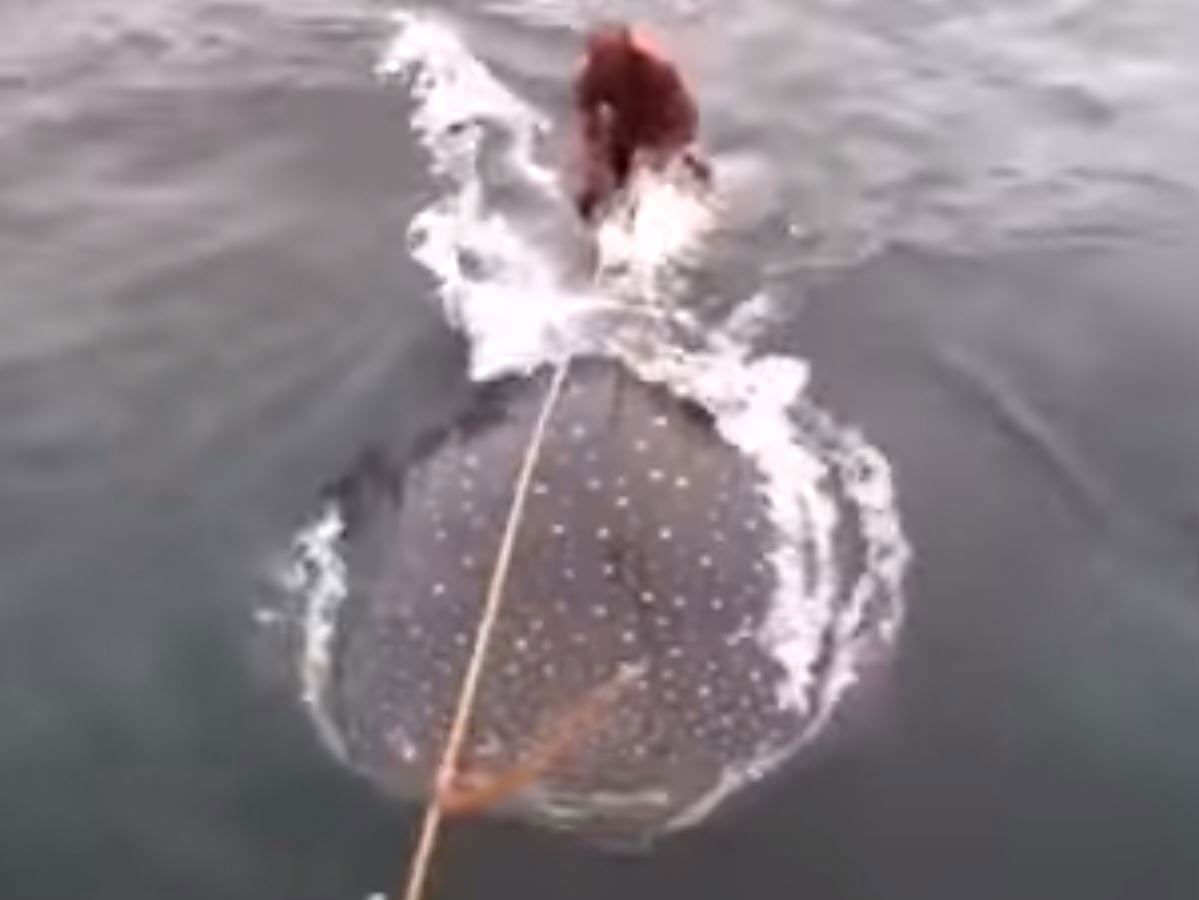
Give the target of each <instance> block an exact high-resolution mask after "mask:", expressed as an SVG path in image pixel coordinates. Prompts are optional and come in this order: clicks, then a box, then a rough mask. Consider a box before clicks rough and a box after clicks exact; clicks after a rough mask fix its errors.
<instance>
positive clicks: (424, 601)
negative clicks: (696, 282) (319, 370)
mask: <svg viewBox="0 0 1199 900" xmlns="http://www.w3.org/2000/svg"><path fill="white" fill-rule="evenodd" d="M549 380H550V371H549V369H548V368H543V369H542V370H540V371H538V372H535V373H534V374H532V375H531V376H529V377H520V378H513V377H509V378H503V379H498V380H496V381H494V382H491V383H488V384H485V385H483V386H482V387H480V388H479V390H478V391H477V392H476V394H475V395H474V397H473V398H472V399H471V401H470V402H469V403H468V404H467V405H466V408H465V409H464V410H463V412H462V414H461V415H460V416H458V417H456V418H455V419H454V420H453V421H452V422H451V423H449V424H448V425H445V426H443V427H440V428H437V429H435V430H433V431H432V432H430V433H429V434H427V435H425V436H424V438H423V439H422V440H420V441H419V442H418V446H417V448H416V449H415V450H414V451H413V452H411V453H410V454H408V457H407V458H406V459H405V460H403V463H402V464H400V463H392V464H390V465H389V466H385V465H383V464H381V463H380V462H379V458H378V457H377V456H376V457H375V458H374V462H373V463H372V464H371V465H369V466H367V467H365V468H364V470H363V471H362V472H361V473H360V475H361V479H365V480H364V481H363V480H359V481H358V482H355V480H354V479H353V478H351V479H348V480H346V481H343V482H342V484H341V486H340V488H339V492H340V494H341V496H342V497H343V498H344V504H345V508H346V512H347V515H346V519H347V522H348V525H347V528H346V531H345V533H344V535H343V536H342V538H341V543H342V546H341V554H342V557H343V560H344V566H345V578H346V585H345V600H344V602H343V603H342V604H340V606H339V607H338V613H337V616H336V621H335V622H334V623H333V629H332V631H333V640H332V642H331V650H330V658H331V663H330V671H329V677H328V684H327V685H326V687H325V696H324V698H323V701H322V702H323V703H324V705H325V707H326V709H325V712H326V715H327V718H328V720H329V722H330V723H331V725H332V727H333V729H334V730H335V731H336V734H337V743H338V745H339V752H341V753H342V754H343V756H344V757H345V758H346V760H347V761H348V762H349V763H350V764H351V765H352V766H353V767H355V768H356V769H358V770H359V771H360V772H362V773H364V774H365V775H366V776H367V777H369V778H370V779H371V780H373V781H374V782H376V783H377V784H379V785H380V786H382V787H383V788H384V789H385V790H387V791H389V792H391V793H393V794H395V795H397V796H400V797H405V798H409V799H420V798H425V797H428V796H429V793H430V790H431V787H430V786H431V785H432V784H433V782H434V778H435V775H436V773H437V767H438V762H439V754H440V752H441V748H442V747H443V745H444V743H445V741H446V738H447V732H448V729H449V726H450V722H451V720H452V717H453V714H454V705H455V701H456V699H457V697H458V690H459V686H460V684H461V682H462V679H463V675H464V671H465V668H466V664H467V659H468V656H469V654H470V651H471V648H472V646H473V644H474V638H475V628H476V624H477V622H478V620H479V617H480V615H481V612H482V607H483V601H484V595H485V593H486V589H487V585H488V580H489V578H490V576H491V569H492V565H493V563H494V557H495V555H496V552H497V548H498V545H499V541H500V535H501V532H502V531H503V528H504V523H505V520H506V518H507V516H508V514H509V511H510V508H511V505H512V503H513V485H514V483H515V482H516V480H517V474H518V470H519V469H520V466H521V463H522V459H523V458H524V455H525V452H526V449H527V445H528V441H529V436H530V433H531V432H532V430H533V428H534V426H535V423H536V420H537V417H538V415H539V413H540V411H541V406H542V402H543V398H544V395H545V392H546V389H547V385H548V384H549ZM364 485H365V487H364ZM776 544H777V535H776V530H775V527H774V525H773V524H772V521H771V517H770V515H769V509H768V505H767V504H766V503H765V502H764V497H763V493H762V484H761V477H760V475H759V473H758V471H757V470H756V468H755V466H754V465H753V464H752V462H751V461H750V460H749V459H747V458H746V457H745V456H744V455H743V454H742V453H740V452H739V451H738V450H737V449H736V448H735V447H733V446H732V445H731V444H729V443H728V442H726V441H725V440H724V439H723V438H722V437H721V435H720V434H719V431H718V429H717V428H716V425H715V421H714V419H713V418H712V416H711V415H710V414H709V413H708V411H707V410H706V409H705V408H704V407H702V406H700V405H699V404H697V403H694V402H692V401H690V400H687V399H684V398H680V397H678V396H676V395H675V394H674V393H672V392H671V391H670V390H668V389H667V388H666V387H664V386H662V385H659V384H654V383H652V382H649V381H645V380H642V379H640V378H638V377H636V376H634V375H632V374H631V373H630V372H629V371H628V370H627V369H625V368H624V367H623V366H621V365H620V364H619V363H616V362H613V361H609V360H599V359H584V360H576V361H574V362H573V363H572V364H571V368H570V370H569V372H568V374H567V377H566V380H565V383H564V385H563V387H562V389H561V392H560V394H559V396H558V398H557V402H556V403H555V405H554V408H553V409H552V411H551V413H550V416H549V419H548V424H547V425H546V428H545V431H544V437H543V439H542V444H541V447H540V452H539V455H538V457H537V460H536V463H535V465H534V468H533V471H532V476H531V481H530V482H529V490H528V494H527V498H526V503H525V507H524V510H523V517H522V519H521V522H520V527H519V530H518V531H517V533H516V538H515V545H514V554H513V559H512V564H511V568H510V570H509V573H508V576H507V579H506V584H505V587H504V592H503V593H504V596H503V603H502V607H501V609H500V612H499V618H498V622H497V624H496V628H495V632H494V636H493V638H492V640H491V643H490V648H489V651H488V655H487V657H486V659H485V662H484V666H483V670H482V678H481V684H480V688H479V693H478V696H477V699H476V702H475V704H474V709H473V711H472V715H471V719H470V728H469V732H468V734H467V737H466V742H465V746H464V749H463V753H462V758H461V759H462V761H461V766H460V771H459V773H458V777H457V788H456V790H455V791H454V796H453V797H447V798H445V799H446V808H447V810H448V811H450V812H454V811H465V812H487V813H495V814H500V815H505V816H511V817H515V818H518V819H523V820H526V821H529V822H533V823H535V824H541V825H549V826H551V827H555V828H559V829H565V830H569V831H573V832H576V833H578V834H581V835H583V836H585V837H590V838H594V839H595V840H597V841H602V842H603V843H605V844H608V845H613V846H641V845H644V844H646V843H647V842H649V841H651V840H653V839H654V838H655V837H657V836H658V835H661V834H663V833H665V832H669V831H672V830H675V829H678V828H681V827H684V826H686V825H689V824H692V823H693V822H695V821H698V819H700V818H702V817H703V816H704V815H706V814H707V812H708V811H710V809H711V808H712V807H713V806H715V805H716V804H718V803H719V801H720V800H721V799H722V798H723V797H724V796H725V795H726V794H727V793H729V792H730V790H731V789H733V788H734V787H736V786H739V785H741V784H743V783H744V782H745V781H746V780H748V779H752V778H753V777H755V775H756V774H757V773H758V772H757V769H758V768H760V766H761V763H762V761H763V760H764V759H767V758H769V757H771V756H772V755H776V754H778V753H779V752H780V751H781V750H782V749H783V748H786V747H788V746H791V745H793V744H794V742H795V740H796V738H797V736H799V735H802V734H803V733H804V731H805V729H806V727H807V725H808V724H809V723H807V722H806V721H805V720H804V718H803V716H802V715H801V714H800V712H799V711H797V708H796V707H795V705H794V704H791V703H787V702H785V701H784V700H783V699H782V698H783V696H784V695H785V694H786V691H785V682H786V679H787V677H788V676H787V671H786V668H785V666H783V665H782V664H781V663H780V662H779V660H777V659H776V658H775V657H774V656H773V655H772V653H771V652H770V649H769V647H768V646H767V645H766V644H765V643H764V642H763V641H761V640H760V639H759V638H760V633H761V631H762V629H763V627H764V625H765V622H766V620H767V618H768V616H769V615H770V612H771V608H772V603H773V600H774V597H775V594H776V590H777V571H776V569H775V567H774V566H773V565H772V564H771V554H772V552H773V550H774V549H775V546H776Z"/></svg>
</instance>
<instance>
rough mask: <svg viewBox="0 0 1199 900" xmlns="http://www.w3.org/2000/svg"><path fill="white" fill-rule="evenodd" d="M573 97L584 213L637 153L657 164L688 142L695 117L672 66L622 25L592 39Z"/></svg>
mask: <svg viewBox="0 0 1199 900" xmlns="http://www.w3.org/2000/svg"><path fill="white" fill-rule="evenodd" d="M574 99H575V107H576V109H577V111H578V113H579V115H580V116H581V118H582V140H583V153H584V161H583V162H584V178H583V181H584V183H583V185H582V187H581V189H580V190H579V192H578V194H577V196H576V203H577V205H578V208H579V212H580V213H581V214H582V215H583V216H584V217H587V218H589V217H590V216H591V214H592V212H593V210H594V208H595V207H596V206H597V205H598V204H599V203H601V202H603V201H604V200H606V199H607V198H608V197H609V196H611V195H612V194H613V193H615V192H616V191H618V190H620V188H622V187H623V186H624V184H625V183H626V182H627V181H628V178H629V176H630V175H631V174H632V170H633V164H634V162H635V160H636V159H637V157H638V154H639V153H642V155H646V154H648V156H649V158H650V160H651V161H661V160H662V159H664V158H665V157H666V156H668V155H670V154H672V153H675V152H677V151H679V150H682V149H683V148H684V147H686V146H687V145H688V144H690V143H691V142H692V141H694V140H695V135H696V128H697V125H698V119H699V116H698V114H697V112H696V108H695V103H694V101H692V99H691V96H690V95H689V94H688V92H687V88H686V86H685V85H684V84H683V80H682V78H681V77H680V75H679V72H678V70H677V69H676V68H675V67H674V65H673V64H672V63H670V62H669V61H668V60H666V59H664V58H662V57H661V56H659V55H657V54H656V53H655V52H653V51H652V50H651V49H649V48H647V47H645V46H643V45H641V44H640V43H638V41H637V40H636V39H635V38H634V36H633V34H632V32H631V31H630V30H629V29H628V28H624V27H614V28H608V29H603V30H601V31H598V32H596V33H595V34H593V35H592V36H591V39H590V40H589V42H588V49H587V57H586V60H585V61H584V64H583V69H582V71H581V72H580V73H579V76H578V78H577V80H576V81H575V98H574Z"/></svg>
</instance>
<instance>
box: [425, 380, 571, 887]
mask: <svg viewBox="0 0 1199 900" xmlns="http://www.w3.org/2000/svg"><path fill="white" fill-rule="evenodd" d="M569 365H570V363H569V361H564V362H562V364H561V365H559V366H558V368H557V369H556V370H555V371H554V377H553V380H552V381H551V382H550V386H549V388H548V390H547V391H546V395H545V400H544V401H543V402H542V405H541V412H540V413H539V415H538V417H537V422H536V424H535V425H534V426H533V433H532V434H531V435H530V437H529V444H528V446H527V448H526V449H525V455H524V459H523V460H522V462H521V468H520V473H519V474H518V476H517V479H516V489H515V491H514V492H513V495H512V505H511V506H510V507H509V509H508V520H507V522H506V524H505V526H504V534H503V538H502V540H501V541H500V548H499V551H498V553H497V554H496V560H495V568H494V569H493V570H492V573H491V579H490V581H488V583H487V594H486V599H485V600H484V603H483V612H482V614H481V615H480V617H479V625H478V628H477V629H476V630H475V643H474V647H473V648H472V649H471V655H470V659H469V660H468V662H467V667H466V674H465V675H464V676H463V678H462V689H461V691H460V692H459V694H458V703H457V705H456V706H455V709H454V720H453V723H452V724H451V726H450V733H449V735H448V736H447V737H446V742H445V747H444V748H443V750H442V754H441V761H440V763H439V764H438V766H437V774H436V776H435V778H434V782H433V793H432V796H431V797H430V799H429V803H428V805H427V806H426V807H425V817H424V820H423V822H422V823H421V831H420V840H419V842H418V843H417V845H416V849H415V850H414V851H413V854H412V863H411V867H410V868H409V871H408V882H407V886H406V887H405V889H404V895H403V897H404V900H421V897H422V896H424V889H425V884H426V882H427V881H428V877H429V867H430V864H431V862H432V860H433V852H434V851H435V850H436V848H437V839H438V836H439V834H440V832H441V823H442V819H443V818H444V810H443V808H442V805H441V803H440V802H439V797H440V796H441V793H442V791H443V790H444V789H445V788H447V787H448V786H449V785H450V783H451V782H452V781H453V779H454V777H455V775H456V773H457V771H458V763H459V762H460V758H461V756H462V748H463V745H464V743H465V741H466V732H467V729H468V728H469V726H470V717H471V713H472V712H473V710H474V705H475V699H476V697H477V696H478V693H479V683H480V680H481V677H482V674H483V663H484V662H485V661H486V657H487V650H488V647H489V646H490V644H491V636H492V632H493V631H494V630H495V624H496V621H497V619H498V618H499V612H500V602H501V600H502V598H503V593H504V584H505V582H506V581H507V579H508V569H509V568H510V567H511V564H512V552H513V549H514V548H515V546H516V533H517V530H518V529H519V528H520V523H521V519H522V517H523V514H524V508H525V501H526V499H527V498H528V493H529V485H530V484H531V482H532V479H533V469H534V467H535V466H536V464H537V459H538V457H539V456H540V454H541V445H542V442H543V441H544V439H545V432H546V427H547V425H548V424H549V419H550V413H551V412H553V409H554V406H555V404H556V403H557V401H558V397H559V396H560V394H561V392H562V385H563V383H564V382H565V380H566V372H567V369H568V367H569Z"/></svg>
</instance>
